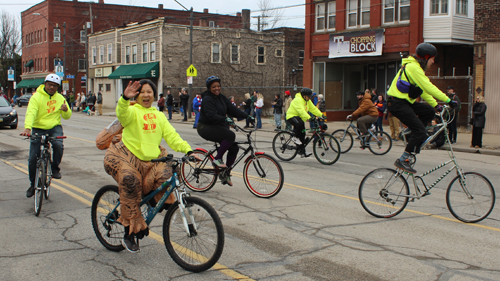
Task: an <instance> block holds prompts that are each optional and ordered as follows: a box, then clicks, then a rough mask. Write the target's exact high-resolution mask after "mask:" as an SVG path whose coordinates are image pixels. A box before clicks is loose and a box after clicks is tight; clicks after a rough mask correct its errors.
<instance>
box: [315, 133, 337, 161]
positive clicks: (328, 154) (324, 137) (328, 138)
mask: <svg viewBox="0 0 500 281" xmlns="http://www.w3.org/2000/svg"><path fill="white" fill-rule="evenodd" d="M313 153H314V157H316V159H317V160H318V161H319V163H321V164H323V165H333V164H334V163H335V162H337V160H339V157H340V144H339V142H338V141H337V139H336V138H334V137H333V136H332V135H330V134H321V135H320V137H319V138H317V139H315V140H314V143H313Z"/></svg>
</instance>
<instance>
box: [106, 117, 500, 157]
mask: <svg viewBox="0 0 500 281" xmlns="http://www.w3.org/2000/svg"><path fill="white" fill-rule="evenodd" d="M103 115H107V116H116V113H115V111H114V110H110V109H106V110H105V109H103ZM165 115H166V116H167V117H168V112H167V111H165ZM183 118H184V116H183V115H181V114H179V113H174V114H172V120H171V121H170V122H171V123H187V124H189V125H191V126H192V125H193V124H194V117H191V118H188V121H187V122H183V121H182V119H183ZM281 122H282V126H281V127H282V128H284V127H285V123H284V121H283V120H282V121H281ZM237 124H238V125H240V126H244V125H245V121H244V120H243V121H239V122H237ZM327 125H328V130H327V132H328V133H330V134H331V133H333V132H334V131H335V130H338V129H345V128H347V125H348V123H347V122H345V121H331V122H327ZM306 127H308V122H306ZM275 128H276V126H275V125H274V117H272V118H270V117H269V116H268V117H262V129H261V130H262V131H264V132H270V133H273V134H274V133H275V132H274V129H275ZM384 131H385V132H387V133H388V134H389V135H390V134H391V130H390V128H389V126H384ZM471 138H472V133H471V132H466V133H460V132H459V133H458V134H457V143H456V144H454V145H453V151H458V152H468V153H480V154H486V155H495V156H500V135H497V134H483V148H471V147H470V142H471ZM393 145H394V146H400V147H403V142H402V141H394V142H393ZM440 149H446V146H443V147H441V148H440Z"/></svg>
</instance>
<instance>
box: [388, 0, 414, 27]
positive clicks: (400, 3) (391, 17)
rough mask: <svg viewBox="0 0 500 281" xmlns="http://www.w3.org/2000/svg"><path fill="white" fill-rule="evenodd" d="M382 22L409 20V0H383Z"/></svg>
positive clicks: (391, 22) (390, 22)
mask: <svg viewBox="0 0 500 281" xmlns="http://www.w3.org/2000/svg"><path fill="white" fill-rule="evenodd" d="M383 1H384V24H393V23H399V22H407V21H409V20H410V0H383Z"/></svg>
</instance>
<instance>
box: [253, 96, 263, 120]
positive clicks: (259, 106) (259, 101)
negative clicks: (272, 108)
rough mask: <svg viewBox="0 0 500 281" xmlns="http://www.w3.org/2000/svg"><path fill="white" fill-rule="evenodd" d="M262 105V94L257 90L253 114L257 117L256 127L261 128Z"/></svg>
mask: <svg viewBox="0 0 500 281" xmlns="http://www.w3.org/2000/svg"><path fill="white" fill-rule="evenodd" d="M263 107H264V96H263V95H262V93H258V92H257V101H256V102H255V116H256V117H257V129H262V108H263Z"/></svg>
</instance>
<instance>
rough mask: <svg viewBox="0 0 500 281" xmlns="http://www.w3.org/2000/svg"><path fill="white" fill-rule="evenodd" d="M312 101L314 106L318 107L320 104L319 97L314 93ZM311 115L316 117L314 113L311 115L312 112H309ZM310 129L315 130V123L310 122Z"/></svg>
mask: <svg viewBox="0 0 500 281" xmlns="http://www.w3.org/2000/svg"><path fill="white" fill-rule="evenodd" d="M311 101H312V103H313V104H314V106H316V105H317V104H318V95H317V94H316V93H315V92H313V93H312V96H311ZM316 107H317V106H316ZM309 115H310V116H311V117H314V115H313V114H312V113H310V112H309ZM309 128H311V129H312V128H314V122H313V121H309Z"/></svg>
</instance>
